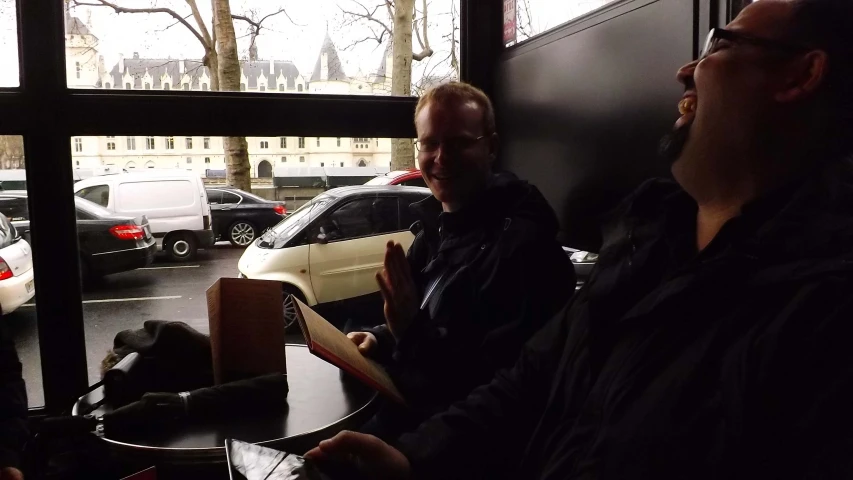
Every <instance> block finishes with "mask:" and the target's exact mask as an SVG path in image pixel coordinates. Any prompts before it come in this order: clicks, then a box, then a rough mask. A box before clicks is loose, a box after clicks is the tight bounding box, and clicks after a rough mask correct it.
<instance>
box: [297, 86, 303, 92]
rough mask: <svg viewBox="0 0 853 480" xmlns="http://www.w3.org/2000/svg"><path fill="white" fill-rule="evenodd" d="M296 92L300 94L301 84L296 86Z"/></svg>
mask: <svg viewBox="0 0 853 480" xmlns="http://www.w3.org/2000/svg"><path fill="white" fill-rule="evenodd" d="M296 91H297V92H301V91H302V85H301V84H300V85H297V86H296Z"/></svg>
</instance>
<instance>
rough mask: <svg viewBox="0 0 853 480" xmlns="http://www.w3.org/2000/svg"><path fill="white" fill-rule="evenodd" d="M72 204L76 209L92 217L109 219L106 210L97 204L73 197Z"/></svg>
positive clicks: (108, 213) (108, 212)
mask: <svg viewBox="0 0 853 480" xmlns="http://www.w3.org/2000/svg"><path fill="white" fill-rule="evenodd" d="M74 203H75V204H76V206H77V208H78V209H80V210H82V211H84V212H86V213H88V214H89V215H92V216H93V217H109V216H111V215H112V214H111V213H110V211H109V210H107V209H106V208H104V207H102V206H100V205H98V204H97V203H94V202H90V201H89V200H86V199H85V198H80V197H74Z"/></svg>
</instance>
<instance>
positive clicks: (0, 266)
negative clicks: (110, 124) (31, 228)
mask: <svg viewBox="0 0 853 480" xmlns="http://www.w3.org/2000/svg"><path fill="white" fill-rule="evenodd" d="M35 294H36V289H35V284H34V283H33V251H32V248H30V244H28V243H27V242H26V240H24V239H23V238H21V237H20V236H19V235H18V232H17V230H16V229H15V227H13V226H12V224H11V223H9V220H8V219H7V218H6V216H5V215H0V314H2V315H7V314H10V313H12V312H13V311H15V310H17V309H18V307H20V306H21V305H23V304H25V303H27V301H29V300H30V299H31V298H33V296H34V295H35Z"/></svg>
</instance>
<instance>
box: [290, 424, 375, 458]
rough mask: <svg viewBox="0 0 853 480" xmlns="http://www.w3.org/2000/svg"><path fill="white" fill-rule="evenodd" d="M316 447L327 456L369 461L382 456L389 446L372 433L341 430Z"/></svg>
mask: <svg viewBox="0 0 853 480" xmlns="http://www.w3.org/2000/svg"><path fill="white" fill-rule="evenodd" d="M317 448H319V449H320V451H321V452H322V454H323V455H324V456H325V457H327V458H335V459H345V458H350V457H352V456H357V457H359V458H362V459H364V460H368V461H369V460H371V459H381V458H382V457H384V456H385V455H386V454H387V453H388V450H389V449H390V448H391V446H390V445H388V444H387V443H385V442H383V441H382V440H380V439H378V438H376V437H374V436H373V435H365V434H363V433H357V432H350V431H343V432H341V433H339V434H337V435H335V436H334V437H332V438H330V439H328V440H323V441H322V442H320V445H318V447H317ZM306 456H307V454H306Z"/></svg>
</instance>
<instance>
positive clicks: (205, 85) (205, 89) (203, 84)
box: [201, 83, 207, 92]
mask: <svg viewBox="0 0 853 480" xmlns="http://www.w3.org/2000/svg"><path fill="white" fill-rule="evenodd" d="M201 89H202V90H204V91H205V92H206V91H207V84H206V83H202V84H201Z"/></svg>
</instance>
